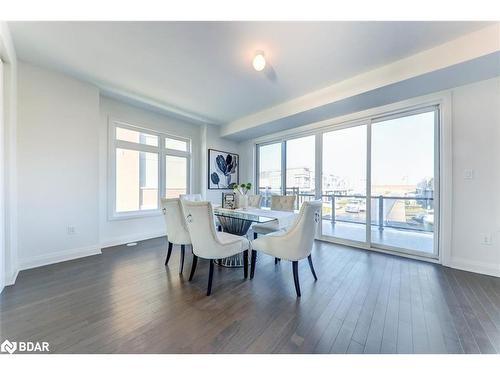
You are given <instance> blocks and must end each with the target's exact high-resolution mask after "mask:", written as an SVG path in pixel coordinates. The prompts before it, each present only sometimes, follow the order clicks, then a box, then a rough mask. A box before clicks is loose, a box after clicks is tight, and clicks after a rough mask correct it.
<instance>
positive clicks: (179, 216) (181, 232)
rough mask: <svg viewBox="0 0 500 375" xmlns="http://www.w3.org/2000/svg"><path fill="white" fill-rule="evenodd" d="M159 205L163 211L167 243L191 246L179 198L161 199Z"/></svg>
mask: <svg viewBox="0 0 500 375" xmlns="http://www.w3.org/2000/svg"><path fill="white" fill-rule="evenodd" d="M161 204H162V207H163V209H164V210H165V214H164V216H165V224H166V226H167V238H168V241H169V242H172V243H173V244H177V245H189V244H191V239H190V236H189V232H188V228H187V225H186V221H185V219H184V215H183V213H182V206H181V200H180V199H179V198H172V199H165V198H162V200H161Z"/></svg>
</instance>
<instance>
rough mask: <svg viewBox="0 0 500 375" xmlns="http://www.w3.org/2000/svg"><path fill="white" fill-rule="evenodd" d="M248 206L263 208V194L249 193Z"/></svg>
mask: <svg viewBox="0 0 500 375" xmlns="http://www.w3.org/2000/svg"><path fill="white" fill-rule="evenodd" d="M248 206H249V207H253V208H261V207H262V195H260V194H256V195H249V196H248Z"/></svg>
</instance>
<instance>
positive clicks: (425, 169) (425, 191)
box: [371, 108, 438, 256]
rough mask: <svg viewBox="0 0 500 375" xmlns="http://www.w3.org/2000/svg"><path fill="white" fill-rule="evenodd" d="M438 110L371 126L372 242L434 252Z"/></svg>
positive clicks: (428, 252) (389, 119) (411, 114)
mask: <svg viewBox="0 0 500 375" xmlns="http://www.w3.org/2000/svg"><path fill="white" fill-rule="evenodd" d="M437 119H438V116H437V109H436V108H429V109H425V110H423V111H420V112H417V113H408V114H402V115H399V116H393V117H388V118H383V119H378V120H376V121H373V122H372V125H371V130H372V133H371V141H372V142H371V197H372V199H371V200H372V207H373V209H372V220H371V222H372V227H371V244H372V246H374V247H378V248H383V249H396V250H399V251H401V250H402V251H405V252H408V253H417V254H419V255H429V256H433V255H435V254H437V251H436V249H435V246H434V243H435V241H434V236H435V227H436V225H435V223H437V221H436V220H435V215H437V210H436V208H437V206H436V207H435V204H434V203H435V202H434V199H435V195H434V192H435V190H436V189H435V187H436V186H435V185H436V181H437V173H436V167H435V166H436V149H437V147H436V145H437V136H436V134H437V133H436V129H437V126H436V124H437Z"/></svg>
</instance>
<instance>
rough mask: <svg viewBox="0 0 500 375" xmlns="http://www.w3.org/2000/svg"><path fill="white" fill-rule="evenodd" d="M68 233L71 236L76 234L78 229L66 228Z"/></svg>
mask: <svg viewBox="0 0 500 375" xmlns="http://www.w3.org/2000/svg"><path fill="white" fill-rule="evenodd" d="M66 233H67V234H69V235H73V234H76V228H75V227H73V226H68V227H66Z"/></svg>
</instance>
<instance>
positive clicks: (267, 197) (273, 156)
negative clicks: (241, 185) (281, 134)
mask: <svg viewBox="0 0 500 375" xmlns="http://www.w3.org/2000/svg"><path fill="white" fill-rule="evenodd" d="M281 150H282V144H281V143H272V144H269V145H262V146H259V155H258V157H259V165H258V171H259V172H258V185H257V186H258V189H259V193H260V194H262V195H263V197H264V199H263V206H265V207H269V206H270V205H271V195H281V194H282V191H281V185H282V177H281V176H282V173H281V169H282V168H281V167H282V166H281V164H282V163H281Z"/></svg>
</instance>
